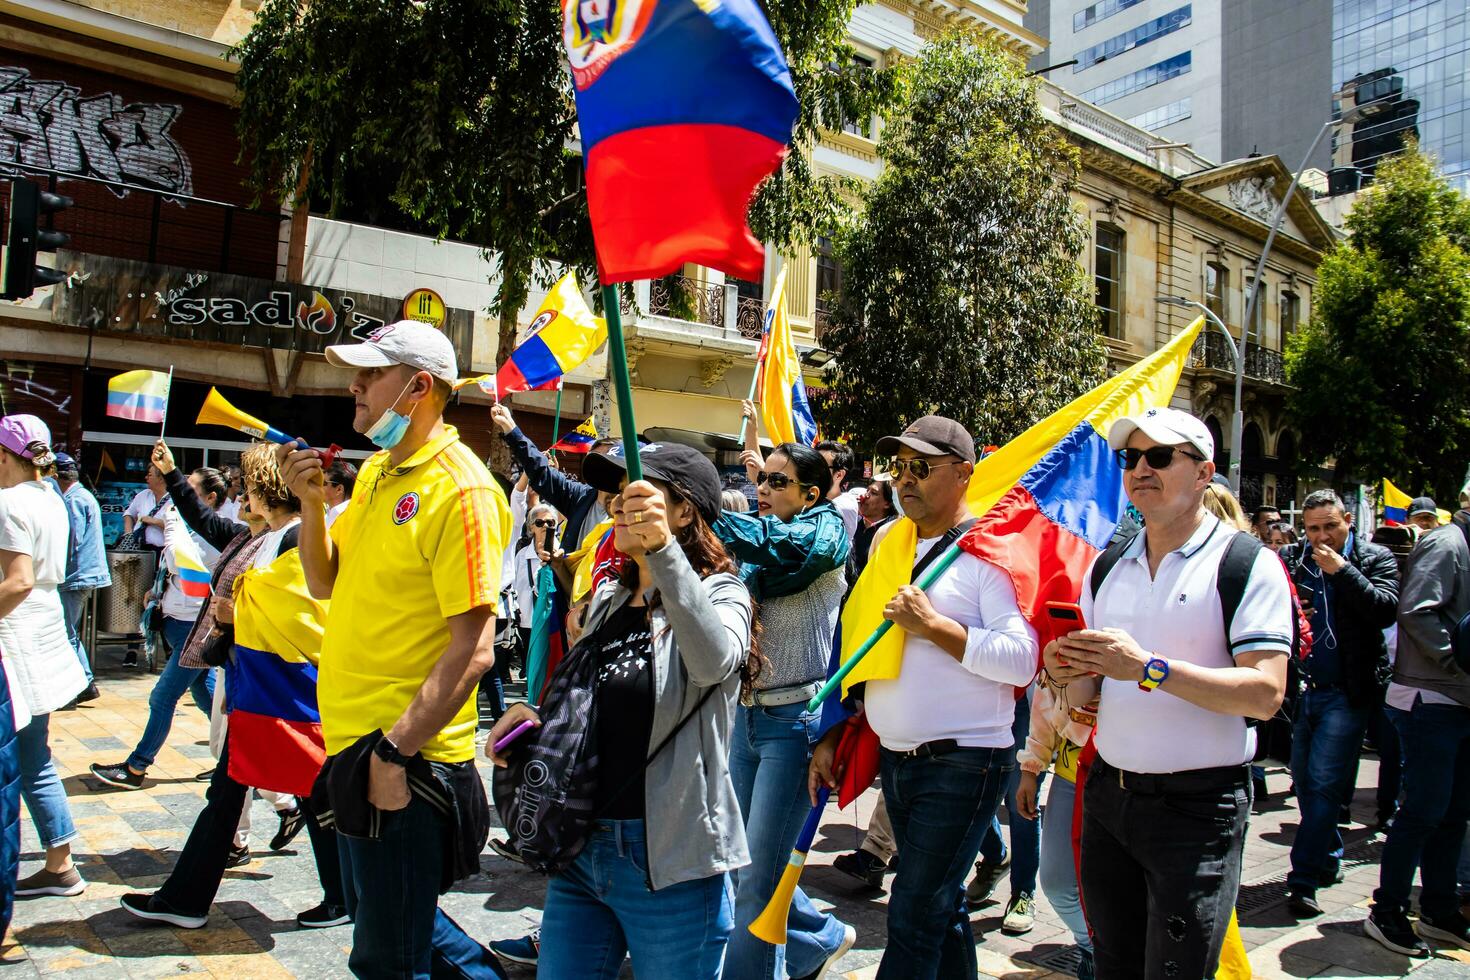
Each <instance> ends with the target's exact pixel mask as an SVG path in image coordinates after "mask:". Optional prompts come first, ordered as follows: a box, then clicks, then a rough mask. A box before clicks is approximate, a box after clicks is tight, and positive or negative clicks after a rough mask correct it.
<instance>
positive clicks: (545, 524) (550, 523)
mask: <svg viewBox="0 0 1470 980" xmlns="http://www.w3.org/2000/svg"><path fill="white" fill-rule="evenodd" d="M531 526H532V527H556V521H554V520H551V519H550V518H546V519H544V520H543V519H539V518H538V519H537V520H534V521H532V522H531Z"/></svg>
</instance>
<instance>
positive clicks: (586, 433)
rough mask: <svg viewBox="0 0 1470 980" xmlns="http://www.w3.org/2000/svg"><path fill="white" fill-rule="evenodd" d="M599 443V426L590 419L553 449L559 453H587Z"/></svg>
mask: <svg viewBox="0 0 1470 980" xmlns="http://www.w3.org/2000/svg"><path fill="white" fill-rule="evenodd" d="M596 441H597V426H596V425H595V424H594V423H593V421H592V420H591V419H590V418H589V419H588V420H587V421H585V422H583V423H582V424H581V425H579V426H577V427H576V428H575V429H573V430H572V431H571V432H568V433H567V434H566V435H564V436H562V437H561V439H560V440H558V441H557V444H556V445H554V446H552V447H551V448H552V449H554V450H556V451H557V452H559V453H585V452H586V451H587V450H589V449H591V448H592V444H593V443H594V442H596Z"/></svg>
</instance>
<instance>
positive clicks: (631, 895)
mask: <svg viewBox="0 0 1470 980" xmlns="http://www.w3.org/2000/svg"><path fill="white" fill-rule="evenodd" d="M670 817H671V818H676V816H675V815H674V814H670ZM733 906H734V902H733V899H732V897H731V889H730V881H729V876H728V875H723V874H717V875H711V876H710V877H708V878H696V879H695V880H693V881H681V882H679V883H678V884H677V885H667V886H665V887H663V888H660V889H658V890H656V891H654V890H650V889H649V887H648V849H647V847H646V845H645V843H644V830H643V821H642V820H599V821H598V822H597V825H596V826H595V827H594V828H593V830H592V836H591V837H590V838H589V839H588V841H587V846H586V847H585V848H583V850H582V853H581V854H579V855H577V860H576V861H574V862H573V863H572V866H571V867H570V868H568V869H567V870H566V871H563V872H562V873H561V874H558V875H555V876H553V877H552V879H551V883H550V884H549V885H548V886H547V888H546V911H545V912H544V913H542V916H541V959H540V962H539V963H537V964H536V976H537V977H538V978H540V980H598V978H602V980H612V978H614V977H616V976H617V975H618V971H619V970H620V969H621V967H622V965H623V957H624V956H625V955H630V956H632V958H633V973H634V975H635V976H638V977H649V978H659V977H670V978H674V977H677V978H678V980H719V977H720V975H721V964H722V961H723V959H724V953H725V943H726V941H727V940H728V939H729V938H730V930H731V928H732V927H733V926H734V914H733ZM725 975H726V976H728V977H732V978H733V977H735V976H736V974H733V973H729V972H728V971H726V973H725Z"/></svg>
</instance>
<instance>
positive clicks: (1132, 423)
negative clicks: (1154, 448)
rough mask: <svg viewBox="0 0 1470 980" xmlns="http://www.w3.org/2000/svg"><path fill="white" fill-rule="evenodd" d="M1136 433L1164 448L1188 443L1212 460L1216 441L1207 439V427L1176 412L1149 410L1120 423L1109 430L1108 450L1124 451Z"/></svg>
mask: <svg viewBox="0 0 1470 980" xmlns="http://www.w3.org/2000/svg"><path fill="white" fill-rule="evenodd" d="M1135 431H1138V432H1142V433H1143V434H1144V435H1146V436H1148V437H1149V438H1150V439H1153V440H1154V441H1155V442H1157V443H1159V444H1160V445H1163V446H1177V445H1179V444H1180V443H1185V442H1187V443H1189V444H1190V445H1191V446H1193V447H1194V448H1195V449H1198V450H1199V452H1200V455H1201V456H1203V457H1204V458H1205V459H1214V458H1215V437H1214V436H1212V435H1210V428H1209V426H1207V425H1205V424H1204V423H1203V422H1201V421H1200V420H1199V419H1197V418H1195V417H1194V416H1193V415H1190V414H1189V413H1188V412H1181V411H1180V410H1179V409H1177V408H1150V409H1148V410H1147V411H1145V412H1141V413H1139V414H1138V415H1130V416H1128V417H1127V418H1123V419H1119V420H1118V421H1116V422H1114V423H1113V427H1112V428H1111V429H1109V430H1108V448H1109V449H1114V450H1116V449H1123V448H1126V447H1127V445H1128V439H1129V437H1130V436H1132V435H1133V433H1134V432H1135Z"/></svg>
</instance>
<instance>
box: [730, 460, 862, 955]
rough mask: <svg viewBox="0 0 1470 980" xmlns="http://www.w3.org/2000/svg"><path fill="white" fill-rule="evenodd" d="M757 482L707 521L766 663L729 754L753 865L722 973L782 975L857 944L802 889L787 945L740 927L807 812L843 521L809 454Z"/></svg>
mask: <svg viewBox="0 0 1470 980" xmlns="http://www.w3.org/2000/svg"><path fill="white" fill-rule="evenodd" d="M755 482H756V485H757V487H758V490H757V492H756V505H757V513H756V514H753V515H752V514H735V513H731V512H728V511H727V512H725V513H724V514H722V515H721V517H720V519H719V520H718V521H717V522H716V523H715V533H717V534H718V535H719V536H720V538H721V539H722V540H723V541H724V542H725V546H726V547H728V548H729V549H730V553H731V554H733V555H734V556H735V558H736V560H737V561H739V562H741V576H742V577H743V578H744V580H745V584H746V586H747V587H748V588H749V589H750V594H751V598H753V599H754V600H755V601H756V603H757V612H756V622H757V623H758V624H759V626H760V629H761V637H762V639H761V652H762V654H763V655H764V657H765V659H766V661H767V666H766V668H765V669H764V670H762V672H761V674H760V676H759V677H757V678H756V681H755V689H754V690H753V691H752V692H751V696H750V697H749V698H748V699H746V702H745V703H744V704H743V705H742V706H741V708H740V710H739V712H738V713H737V717H736V724H735V734H734V740H733V743H732V747H731V752H730V773H731V776H732V777H733V778H734V780H735V792H736V794H737V795H738V797H739V799H740V810H741V813H742V814H743V815H744V818H745V834H746V838H747V839H748V841H749V843H750V866H749V867H747V868H744V869H742V870H741V871H740V873H739V874H738V875H737V876H736V893H735V934H734V935H733V936H732V937H731V938H730V949H729V951H728V952H727V954H726V966H725V975H726V976H729V977H732V978H740V980H746V978H763V980H782V978H784V977H786V976H787V975H788V974H789V975H790V976H796V977H804V976H807V975H808V974H811V973H818V974H820V973H821V972H822V971H823V970H825V969H826V968H827V967H828V966H829V965H831V964H832V963H834V962H836V961H837V960H838V959H839V958H841V956H842V954H843V953H845V952H847V950H848V948H849V947H851V945H852V943H853V940H854V939H856V933H855V932H854V931H853V929H852V928H851V927H850V926H846V925H844V924H843V923H841V922H839V921H838V920H837V919H836V918H834V917H833V916H831V915H828V914H825V913H823V912H819V911H818V910H817V909H816V907H815V906H814V905H812V903H811V901H810V900H809V899H808V898H807V897H806V895H805V893H803V892H802V890H801V889H800V888H798V889H797V890H796V894H795V896H794V897H793V900H792V905H791V912H790V916H789V917H788V919H787V926H786V945H785V946H772V945H770V944H769V943H765V942H762V941H761V940H759V939H757V938H755V937H754V936H753V935H751V934H750V929H749V926H750V923H751V922H753V921H754V920H755V918H756V917H757V916H758V915H760V913H761V910H762V909H764V908H765V906H766V902H767V901H769V900H770V898H771V893H772V892H773V891H774V890H775V888H776V882H777V881H778V880H779V879H780V877H781V872H782V870H783V869H784V868H785V867H786V861H787V859H788V857H789V856H790V854H791V848H792V845H794V844H795V843H796V837H797V834H798V833H800V831H801V825H802V822H803V820H805V818H806V814H807V812H808V810H809V809H810V803H809V801H808V800H807V793H806V773H807V764H808V763H809V762H810V761H811V754H812V743H813V742H815V741H816V738H817V735H818V732H817V722H818V720H819V716H818V714H817V713H816V712H811V711H807V710H806V703H807V701H809V700H810V699H811V697H812V695H814V694H816V692H817V690H818V689H819V688H820V687H821V685H822V682H823V681H825V680H826V678H827V667H828V663H829V661H830V659H831V653H832V634H833V631H834V630H835V629H836V627H837V612H838V608H839V607H840V606H841V604H842V597H843V595H844V594H845V593H846V591H847V576H846V562H847V556H848V552H849V549H850V544H849V541H848V537H847V529H846V527H845V526H844V524H843V522H842V515H841V514H839V513H838V512H837V509H836V508H835V507H834V506H833V505H832V504H831V502H830V501H828V500H827V488H828V487H830V486H831V485H832V471H831V469H830V468H829V467H828V465H827V461H826V460H825V459H824V458H823V457H822V454H821V453H819V452H817V451H816V450H815V449H812V448H810V447H808V446H799V445H796V444H794V443H783V444H782V445H780V446H777V447H776V448H775V449H774V450H772V452H771V454H770V455H769V456H768V457H766V458H765V460H764V461H763V465H762V467H761V469H760V470H759V471H758V472H757V473H756V475H755Z"/></svg>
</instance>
